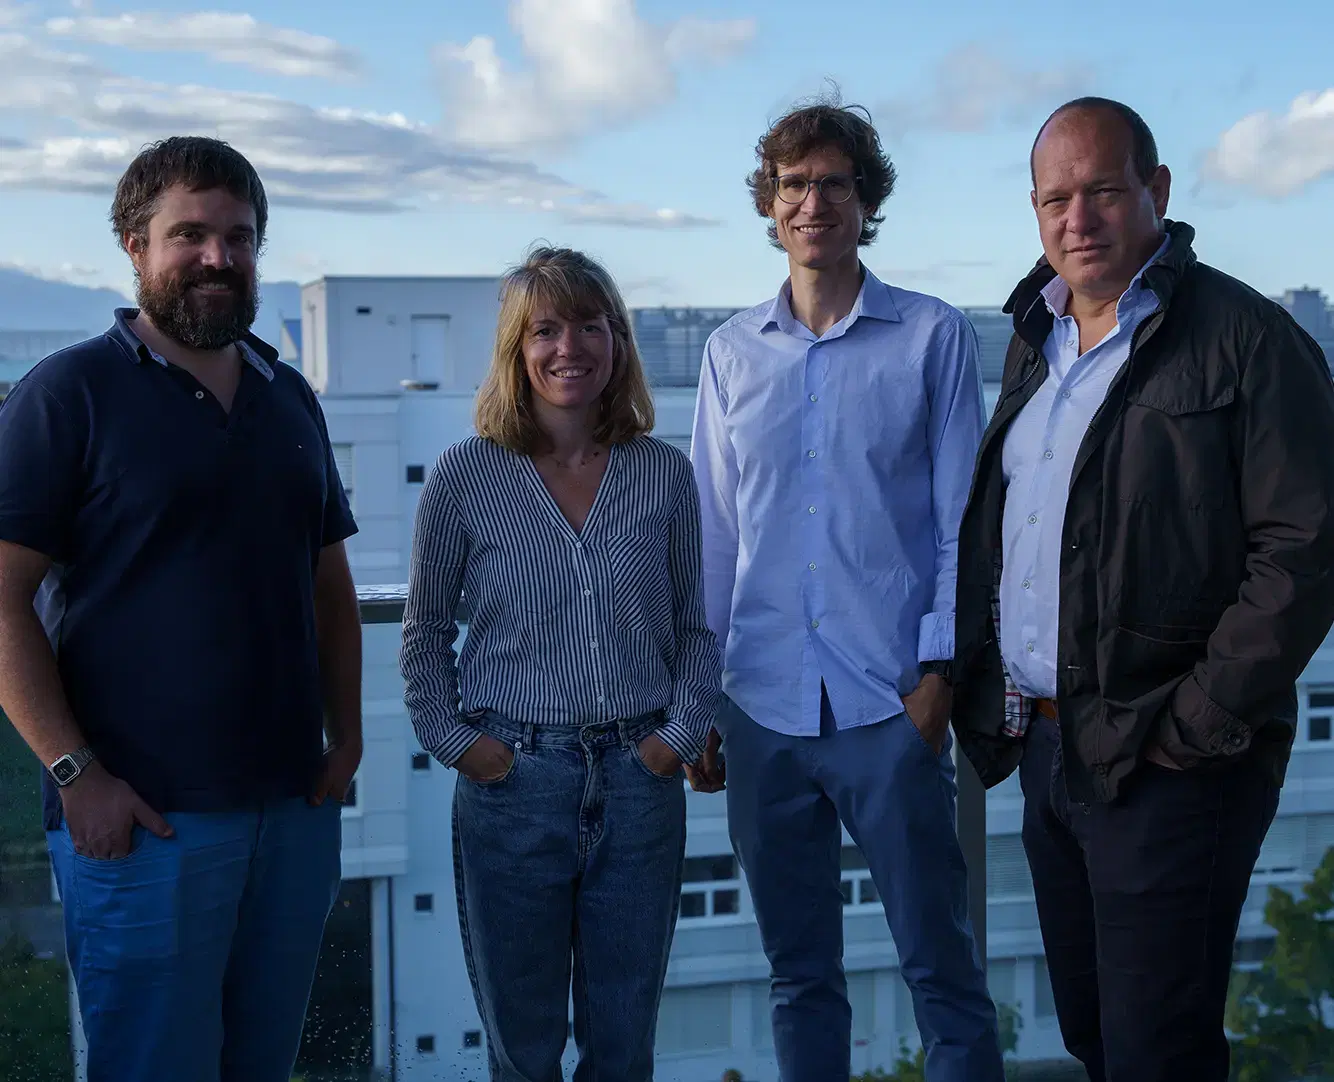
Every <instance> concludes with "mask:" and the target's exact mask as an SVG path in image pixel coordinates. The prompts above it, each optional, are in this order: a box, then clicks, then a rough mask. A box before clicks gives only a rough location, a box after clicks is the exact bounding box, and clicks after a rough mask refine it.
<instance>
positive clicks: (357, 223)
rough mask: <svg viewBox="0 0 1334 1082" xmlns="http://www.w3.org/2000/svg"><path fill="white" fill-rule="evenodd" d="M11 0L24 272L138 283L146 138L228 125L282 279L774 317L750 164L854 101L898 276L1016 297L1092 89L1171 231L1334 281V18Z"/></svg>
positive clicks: (1220, 258)
mask: <svg viewBox="0 0 1334 1082" xmlns="http://www.w3.org/2000/svg"><path fill="white" fill-rule="evenodd" d="M157 4H158V6H157V7H154V8H151V9H149V8H138V7H134V6H128V7H121V6H114V5H111V4H109V3H106V2H103V0H73V2H71V0H0V193H2V194H0V206H2V207H3V208H4V209H3V223H4V227H3V231H0V264H9V265H14V266H18V267H20V268H23V269H25V270H28V271H30V272H32V273H36V274H40V275H42V276H44V277H50V278H58V279H62V280H67V281H71V282H77V283H80V284H87V285H109V286H113V287H115V288H119V289H121V290H122V291H126V292H129V291H131V290H132V276H131V273H130V270H129V267H128V264H127V262H126V260H125V257H124V255H123V254H122V253H121V252H120V250H119V249H118V247H117V245H116V243H115V239H114V237H113V236H112V235H111V232H110V229H109V227H108V225H107V211H108V208H109V205H110V200H111V194H112V191H113V189H114V186H115V181H116V179H117V177H118V176H119V175H120V173H121V171H122V170H123V169H124V167H125V165H126V164H127V163H128V162H129V160H130V159H131V158H132V157H133V155H134V154H135V153H136V152H137V151H138V150H139V149H140V148H141V147H142V146H143V145H145V144H146V143H148V142H151V141H152V140H154V139H158V138H162V137H165V136H168V135H172V134H206V135H215V136H218V137H221V138H224V139H226V140H227V141H229V142H230V143H232V144H233V145H234V146H236V147H237V148H238V149H239V150H241V151H242V152H243V153H245V154H246V155H247V156H248V157H249V158H250V159H251V161H252V162H253V163H254V164H255V166H256V168H257V169H258V170H259V172H260V175H261V177H262V178H263V179H264V182H265V185H266V188H267V190H268V192H269V196H270V200H271V202H272V204H273V205H272V210H271V218H270V229H269V236H268V240H267V245H266V251H265V254H264V259H263V263H262V273H263V274H264V275H265V277H267V278H268V279H271V280H277V279H296V280H297V281H301V282H306V281H311V280H313V279H315V278H318V277H320V276H321V275H325V274H369V275H377V274H386V275H388V274H401V275H419V274H420V275H426V274H496V273H499V272H501V271H502V270H503V269H504V268H505V267H507V266H509V265H511V264H513V263H514V262H516V261H517V260H519V259H521V257H522V255H523V253H524V250H525V249H526V248H527V247H528V246H529V245H531V244H532V243H534V242H535V241H544V242H548V243H554V244H564V245H571V246H573V247H577V248H581V249H583V250H585V251H588V252H589V253H591V254H593V255H595V256H597V257H598V258H600V259H602V260H603V261H604V262H605V263H606V265H607V267H608V268H609V269H610V270H611V271H612V273H613V274H614V275H615V276H616V278H617V279H618V281H619V282H620V284H621V287H622V289H623V291H624V292H625V294H626V296H627V299H628V300H629V302H630V303H631V304H632V305H656V304H671V305H687V304H693V305H701V306H710V307H712V306H717V307H724V306H728V307H731V306H737V307H740V306H749V305H751V304H755V303H758V302H760V301H762V300H763V299H765V298H766V297H769V296H772V295H773V294H774V292H775V291H776V290H777V288H778V286H779V285H780V284H781V283H782V281H783V278H784V276H785V274H786V265H785V262H784V259H783V256H782V255H781V253H778V252H776V251H774V250H773V249H772V248H770V247H769V245H768V242H767V238H766V236H765V230H764V222H763V221H762V220H761V219H760V218H759V217H758V216H757V215H756V213H755V211H754V208H753V206H752V205H751V203H750V201H749V195H748V193H747V191H746V188H745V185H744V178H745V176H746V174H747V172H748V171H749V170H750V169H751V168H752V167H753V164H754V147H755V143H756V140H757V139H758V138H759V136H760V135H761V134H762V133H763V131H764V129H765V127H766V126H767V124H768V123H769V122H771V121H772V120H773V119H775V118H777V117H778V116H780V115H781V114H782V113H783V112H784V111H785V110H786V109H787V108H789V107H790V106H791V105H793V104H794V103H796V102H799V101H802V100H805V99H808V98H810V97H811V96H812V95H815V94H819V93H821V92H827V91H828V90H829V89H830V88H831V86H837V88H838V90H839V92H840V93H841V95H842V97H843V100H845V101H848V102H855V103H859V104H862V105H865V106H866V107H867V108H868V109H869V110H870V111H871V114H872V117H873V119H874V121H875V123H876V125H877V127H878V128H879V130H880V132H881V135H882V137H883V139H884V142H885V146H886V149H887V150H888V152H889V154H890V156H891V158H892V159H893V161H894V163H895V166H896V168H897V170H898V174H899V182H898V186H897V189H896V191H895V192H894V194H893V196H892V197H891V199H890V201H889V203H888V204H887V205H886V207H885V214H886V221H885V224H884V226H883V228H882V230H881V235H880V239H879V240H878V241H877V242H876V244H875V245H874V246H872V247H871V248H869V249H867V250H866V252H865V255H864V260H865V262H866V263H867V265H868V266H869V267H870V268H871V269H872V270H873V271H875V273H876V274H878V275H880V276H881V277H882V278H885V279H886V280H889V281H892V282H895V283H896V284H898V285H901V286H904V287H906V288H910V289H917V290H922V291H924V292H929V293H933V294H936V295H938V296H942V297H944V298H945V299H946V300H948V301H950V302H951V303H954V304H957V305H961V306H963V305H998V304H1000V303H1002V302H1003V301H1004V299H1005V297H1006V296H1007V295H1008V293H1009V291H1010V290H1011V288H1012V287H1013V285H1014V283H1015V281H1016V280H1017V279H1018V278H1020V277H1022V276H1023V274H1024V273H1025V271H1026V270H1027V269H1028V268H1029V267H1030V266H1031V265H1032V263H1033V261H1034V260H1035V259H1036V257H1037V256H1038V254H1039V252H1040V249H1039V246H1038V240H1037V232H1036V228H1035V225H1034V221H1033V213H1032V209H1031V207H1030V205H1029V187H1030V184H1029V178H1028V173H1027V155H1028V150H1029V146H1030V144H1031V141H1032V138H1033V135H1034V133H1035V132H1036V130H1037V127H1038V125H1039V124H1040V123H1041V121H1042V120H1043V118H1044V117H1045V116H1046V115H1047V114H1048V113H1049V111H1050V110H1051V109H1052V108H1053V107H1054V106H1056V105H1059V104H1060V103H1061V102H1062V101H1065V100H1068V99H1069V98H1071V97H1074V96H1077V95H1079V94H1084V93H1096V94H1101V95H1105V96H1109V97H1113V98H1117V99H1120V100H1122V101H1125V102H1126V103H1128V104H1130V105H1131V106H1132V107H1134V108H1135V109H1137V110H1138V111H1139V112H1140V113H1141V115H1143V116H1144V118H1145V119H1146V120H1147V121H1148V123H1149V125H1150V127H1151V128H1152V129H1153V130H1154V133H1155V135H1156V137H1157V140H1158V144H1159V149H1160V153H1161V157H1162V160H1163V161H1164V162H1166V163H1167V164H1168V165H1169V166H1170V167H1171V169H1172V171H1173V177H1174V180H1173V190H1172V200H1171V205H1170V207H1169V216H1170V217H1173V218H1177V219H1179V220H1185V221H1188V222H1190V223H1191V224H1192V225H1194V226H1195V227H1196V230H1197V234H1198V235H1197V241H1196V250H1197V252H1198V254H1199V256H1200V258H1202V259H1203V260H1205V261H1206V262H1209V263H1212V264H1213V265H1215V266H1217V267H1220V268H1221V269H1223V270H1225V271H1227V272H1229V273H1231V274H1234V275H1236V276H1238V277H1240V278H1242V279H1244V280H1246V281H1247V282H1249V283H1250V284H1252V285H1254V286H1255V287H1256V288H1258V289H1261V290H1263V291H1264V292H1266V293H1270V294H1276V293H1279V292H1281V291H1282V290H1284V289H1286V288H1290V287H1295V286H1302V285H1311V286H1315V287H1317V288H1320V289H1323V290H1325V292H1326V293H1330V294H1334V4H1331V3H1329V2H1328V0H1269V2H1267V3H1264V4H1257V3H1255V2H1254V0H1244V2H1242V0H1209V2H1205V0H1162V2H1160V3H1158V4H1154V5H1151V6H1150V8H1145V9H1132V8H1128V7H1126V6H1125V5H1106V6H1094V5H1083V6H1080V5H1075V6H1069V5H1067V6H1065V7H1061V6H1053V5H1052V4H1050V3H1038V2H1030V0H1010V2H1008V3H1005V4H1000V3H995V2H994V0H935V2H933V3H914V4H904V3H898V2H894V0H835V2H817V0H764V2H763V3H761V2H760V0H447V2H444V3H442V2H440V0H383V2H381V3H379V4H374V3H371V4H368V3H365V2H364V0H359V2H357V3H351V2H349V0H321V2H319V3H314V2H312V0H267V2H266V3H265V4H264V5H262V6H260V5H258V4H256V3H254V0H236V2H226V0H223V2H215V3H210V4H208V5H207V6H197V5H194V4H189V3H182V2H179V0H157Z"/></svg>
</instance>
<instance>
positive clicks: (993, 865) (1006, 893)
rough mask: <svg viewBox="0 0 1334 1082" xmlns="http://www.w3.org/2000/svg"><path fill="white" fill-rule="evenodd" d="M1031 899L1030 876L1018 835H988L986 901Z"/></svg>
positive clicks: (1031, 880) (1031, 875)
mask: <svg viewBox="0 0 1334 1082" xmlns="http://www.w3.org/2000/svg"><path fill="white" fill-rule="evenodd" d="M1031 897H1033V874H1032V872H1031V871H1030V870H1029V867H1028V856H1027V854H1026V853H1025V852H1024V840H1023V838H1022V837H1020V835H1018V834H991V835H988V836H987V898H988V899H994V900H1001V899H1005V900H1010V899H1019V898H1031Z"/></svg>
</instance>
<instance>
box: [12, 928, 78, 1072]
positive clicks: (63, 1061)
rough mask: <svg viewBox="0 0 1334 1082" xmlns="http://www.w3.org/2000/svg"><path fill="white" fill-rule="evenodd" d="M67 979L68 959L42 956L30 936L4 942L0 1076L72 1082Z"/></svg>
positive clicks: (15, 937) (72, 1066) (14, 937)
mask: <svg viewBox="0 0 1334 1082" xmlns="http://www.w3.org/2000/svg"><path fill="white" fill-rule="evenodd" d="M73 1074H74V1064H73V1056H72V1053H71V1050H70V1029H69V984H68V979H67V974H66V970H65V963H64V962H63V961H62V960H61V959H59V958H38V957H37V956H36V955H35V954H34V953H33V951H32V947H31V945H30V944H29V943H28V942H27V940H24V939H21V938H20V937H18V936H13V937H11V938H10V939H9V940H7V941H6V942H3V943H0V1078H3V1079H5V1080H6V1082H68V1080H69V1079H70V1078H72V1077H73Z"/></svg>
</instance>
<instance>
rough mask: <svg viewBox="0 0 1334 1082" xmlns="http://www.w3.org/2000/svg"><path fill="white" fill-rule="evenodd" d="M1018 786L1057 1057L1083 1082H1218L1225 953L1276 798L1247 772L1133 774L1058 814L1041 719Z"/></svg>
mask: <svg viewBox="0 0 1334 1082" xmlns="http://www.w3.org/2000/svg"><path fill="white" fill-rule="evenodd" d="M1019 779H1020V784H1021V785H1022V787H1023V791H1024V826H1023V838H1024V849H1025V851H1026V852H1027V854H1028V863H1029V867H1030V868H1031V869H1032V871H1033V887H1034V890H1035V893H1036V895H1037V906H1038V921H1039V923H1040V925H1041V927H1042V943H1043V947H1044V949H1045V951H1046V954H1047V970H1048V972H1049V973H1050V975H1051V985H1052V994H1053V996H1054V999H1055V1005H1056V1018H1057V1021H1058V1022H1059V1023H1060V1027H1061V1037H1062V1038H1063V1040H1064V1041H1065V1047H1066V1048H1067V1049H1068V1050H1069V1052H1070V1054H1071V1055H1072V1056H1074V1057H1075V1058H1076V1059H1078V1060H1079V1061H1080V1062H1081V1063H1083V1064H1084V1068H1085V1069H1086V1070H1087V1071H1088V1075H1089V1078H1090V1079H1091V1080H1092V1082H1185V1080H1186V1079H1189V1080H1191V1082H1227V1077H1228V1061H1229V1055H1228V1044H1227V1039H1226V1037H1225V1036H1224V1032H1223V1013H1224V1010H1225V1007H1226V1004H1227V990H1228V978H1229V975H1230V974H1231V971H1232V948H1233V944H1234V942H1235V940H1236V936H1237V924H1238V922H1239V921H1240V919H1241V910H1242V906H1243V905H1244V903H1245V901H1246V893H1247V889H1248V887H1249V885H1250V877H1251V871H1252V870H1253V869H1254V867H1255V862H1256V859H1257V857H1258V856H1259V854H1260V843H1261V842H1262V841H1263V840H1264V836H1265V833H1266V832H1267V831H1268V830H1269V824H1270V822H1272V820H1273V818H1274V813H1275V811H1276V810H1277V809H1278V787H1277V786H1276V785H1275V784H1274V782H1273V780H1272V779H1271V778H1270V777H1269V776H1268V774H1267V772H1266V771H1265V770H1264V769H1263V768H1262V767H1260V766H1258V765H1257V764H1255V763H1254V762H1252V761H1250V760H1243V761H1241V762H1237V763H1233V764H1229V765H1227V766H1224V767H1221V768H1218V767H1213V766H1210V767H1206V768H1204V769H1201V770H1189V771H1173V770H1168V769H1166V768H1164V767H1159V766H1154V765H1153V764H1145V765H1144V766H1142V767H1141V768H1140V769H1139V770H1137V771H1136V772H1135V773H1134V774H1133V775H1132V776H1131V777H1130V778H1129V779H1128V781H1127V783H1126V784H1125V786H1124V787H1123V788H1122V791H1121V793H1120V795H1119V796H1118V797H1117V799H1116V800H1115V801H1114V802H1113V803H1111V804H1093V805H1079V804H1071V803H1070V801H1069V800H1068V799H1067V796H1066V786H1065V775H1064V773H1063V771H1062V769H1061V754H1060V736H1059V733H1058V731H1057V727H1056V723H1055V722H1054V721H1050V720H1048V719H1047V718H1042V717H1039V718H1035V719H1034V728H1033V730H1032V732H1031V733H1030V735H1029V738H1028V744H1027V747H1026V748H1025V751H1024V758H1023V762H1022V763H1021V764H1020V774H1019Z"/></svg>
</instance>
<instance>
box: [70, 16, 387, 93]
mask: <svg viewBox="0 0 1334 1082" xmlns="http://www.w3.org/2000/svg"><path fill="white" fill-rule="evenodd" d="M46 29H47V32H48V33H51V34H54V35H57V36H59V37H68V38H73V39H75V40H78V41H87V42H93V43H96V44H98V45H111V46H115V47H116V48H121V49H138V50H141V51H145V52H194V53H203V54H204V55H205V56H208V57H210V58H211V59H213V60H218V61H222V62H223V63H228V64H240V65H242V66H244V67H248V68H252V69H254V70H255V71H263V72H270V73H273V74H277V75H291V76H315V77H320V78H325V79H346V78H349V77H351V76H353V75H356V74H357V73H358V72H359V71H360V70H361V59H360V57H359V56H358V55H357V53H355V52H354V51H352V50H351V49H347V48H344V47H343V46H342V45H339V44H338V42H336V41H334V40H333V39H332V38H326V37H321V36H320V35H318V34H308V33H306V32H305V31H303V30H290V29H287V28H284V27H280V26H270V25H268V24H266V23H262V22H259V21H258V20H256V19H255V18H254V17H253V16H251V15H243V14H240V13H231V12H221V11H200V12H193V13H191V14H186V15H170V14H167V13H165V12H127V13H125V14H123V15H112V16H99V15H78V16H72V17H62V18H58V19H48V20H47V23H46Z"/></svg>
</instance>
